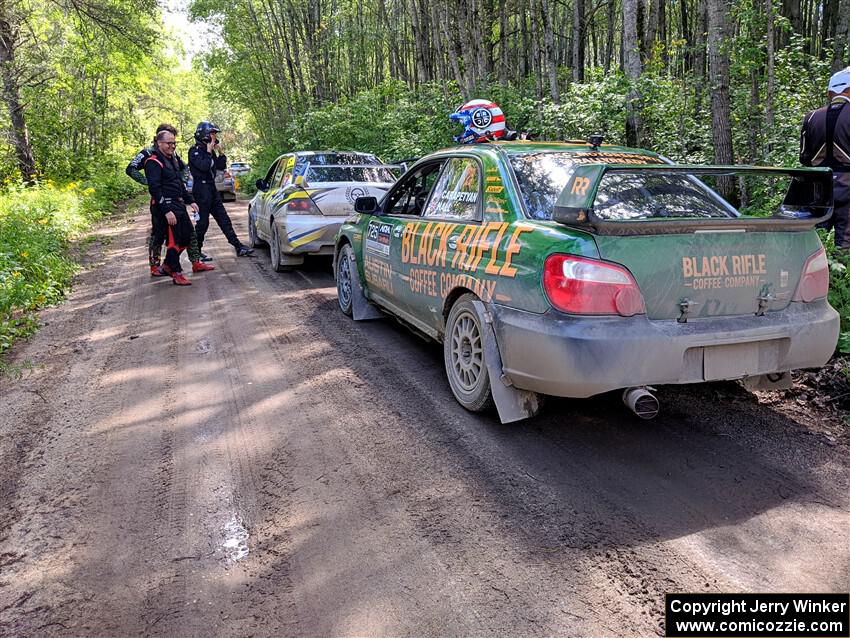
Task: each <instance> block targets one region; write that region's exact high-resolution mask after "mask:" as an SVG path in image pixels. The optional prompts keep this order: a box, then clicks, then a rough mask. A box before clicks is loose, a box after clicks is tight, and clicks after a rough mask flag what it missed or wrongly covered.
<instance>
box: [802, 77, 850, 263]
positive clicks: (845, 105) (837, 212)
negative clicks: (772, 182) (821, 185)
mask: <svg viewBox="0 0 850 638" xmlns="http://www.w3.org/2000/svg"><path fill="white" fill-rule="evenodd" d="M800 162H801V163H802V164H803V165H805V166H828V167H829V168H831V169H832V172H833V175H832V180H833V181H832V189H833V198H834V201H835V204H834V209H833V213H832V217H831V218H830V219H829V220H827V221H826V222H824V223H823V224H822V225H821V228H826V229H827V230H829V229H830V228H834V229H835V246H836V248H840V249H841V250H842V252H843V254H844V255H850V67H847V68H846V69H842V70H841V71H838V73H836V74H834V75H833V76H832V77H831V78H829V105H828V106H824V107H822V108H819V109H818V110H816V111H812V112H811V113H809V114H808V115H806V117H805V119H804V120H803V130H802V133H801V134H800Z"/></svg>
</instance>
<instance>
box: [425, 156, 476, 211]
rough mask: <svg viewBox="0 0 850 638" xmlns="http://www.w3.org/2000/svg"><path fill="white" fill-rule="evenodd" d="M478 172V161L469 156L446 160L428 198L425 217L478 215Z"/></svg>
mask: <svg viewBox="0 0 850 638" xmlns="http://www.w3.org/2000/svg"><path fill="white" fill-rule="evenodd" d="M479 176H480V170H479V168H478V162H476V161H475V160H474V159H472V158H470V157H455V158H452V159H450V160H449V161H448V162H446V167H445V169H443V172H442V173H441V174H440V178H439V179H438V180H437V184H436V186H434V192H433V194H432V195H431V199H430V200H429V201H428V208H427V209H426V210H425V217H450V218H452V219H461V220H465V221H469V220H472V219H475V218H476V215H477V212H478V199H479V197H480V191H481V180H480V178H479Z"/></svg>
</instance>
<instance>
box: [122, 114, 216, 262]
mask: <svg viewBox="0 0 850 638" xmlns="http://www.w3.org/2000/svg"><path fill="white" fill-rule="evenodd" d="M162 131H170V132H171V133H172V134H173V135H174V136H175V137H176V136H177V129H176V128H174V127H173V126H172V125H171V124H165V123H163V124H160V125H159V126H158V127H157V128H156V133H155V135H158V134H159V133H161V132H162ZM155 150H156V137H154V140H153V142H152V143H151V145H150V146H148V147H147V148H143V149H142V150H141V151H139V152H138V153H137V154H136V156H135V157H133V159H132V160H131V161H130V163H129V164H127V168H126V170H125V172H126V173H127V175H128V176H129V177H130V178H131V179H133V180H134V181H136V182H138V183H139V184H141V185H142V186H147V185H148V180H147V178H145V175H144V173H143V172H142V171H143V169H144V165H145V161H146V160H147V159H148V158H149V157H150V156H151V155H153V153H154V151H155ZM174 156H175V157H176V158H177V162H178V164H179V166H180V171H181V177H182V178H183V180H184V181H185V180H186V177H187V173H188V167H187V166H186V164H185V163H184V162H183V160H182V159H181V158H180V156H179V155H177V153H175V154H174ZM150 210H151V234H150V238H149V240H148V264H149V266H150V269H151V277H164V276H166V275H165V273H164V272H162V270H161V269H160V264H161V258H160V255H161V253H162V245H163V244H164V243H165V239H166V235H167V231H166V229H165V228H164V227H162V224H160V219H161V216H160V215H159V214H158V213H157V212H156V204H155V202H154V201H153V200H151V205H150ZM186 253H187V254H188V255H189V261H191V262H192V272H200V271H204V270H215V267H214V266H210V265H207V264H204V263H202V262H201V254H200V253H201V251H200V250H199V249H198V238H197V236H196V235H195V229H194V227H193V228H192V234H191V236H190V238H189V247H188V248H187V250H186Z"/></svg>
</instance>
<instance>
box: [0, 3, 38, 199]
mask: <svg viewBox="0 0 850 638" xmlns="http://www.w3.org/2000/svg"><path fill="white" fill-rule="evenodd" d="M5 13H6V4H5V2H0V74H2V76H3V101H4V102H5V103H6V107H7V108H8V110H9V122H10V124H11V127H12V128H11V130H10V131H9V133H10V138H11V139H10V141H11V142H12V146H14V147H15V156H16V157H17V159H18V168H19V169H20V170H21V176H22V177H23V179H24V182H26V183H27V184H33V183H34V182H35V177H36V171H35V159H34V158H33V154H32V144H31V143H30V135H29V130H28V129H27V120H26V116H25V115H24V105H23V104H22V103H21V87H20V86H19V84H18V76H17V69H16V68H15V44H16V43H17V33H16V29H15V28H13V27H12V25H11V24H10V23H9V21H8V19H7V16H6V15H3V14H5Z"/></svg>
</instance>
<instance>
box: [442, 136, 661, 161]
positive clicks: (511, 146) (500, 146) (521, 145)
mask: <svg viewBox="0 0 850 638" xmlns="http://www.w3.org/2000/svg"><path fill="white" fill-rule="evenodd" d="M493 150H497V151H498V152H500V153H502V154H504V155H508V156H511V155H524V154H527V153H576V154H587V153H596V154H598V155H599V156H600V160H601V161H600V163H617V159H616V157H612V158H611V159H610V160H608V161H605V159H604V157H605V156H606V155H616V154H619V153H629V154H633V155H644V156H647V157H653V158H658V159H659V161H662V160H661V156H660V155H658V153H655V152H653V151H649V150H646V149H643V148H631V147H628V146H618V145H615V144H601V145H600V146H598V147H596V148H593V147H592V146H591V145H590V144H589V143H588V142H581V141H576V140H569V141H565V142H535V141H530V140H518V141H514V142H489V143H487V144H466V145H459V146H450V147H448V148H444V149H441V150H439V151H437V153H457V152H458V151H462V152H464V153H466V152H472V153H475V154H488V153H490V152H492V151H493Z"/></svg>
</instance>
